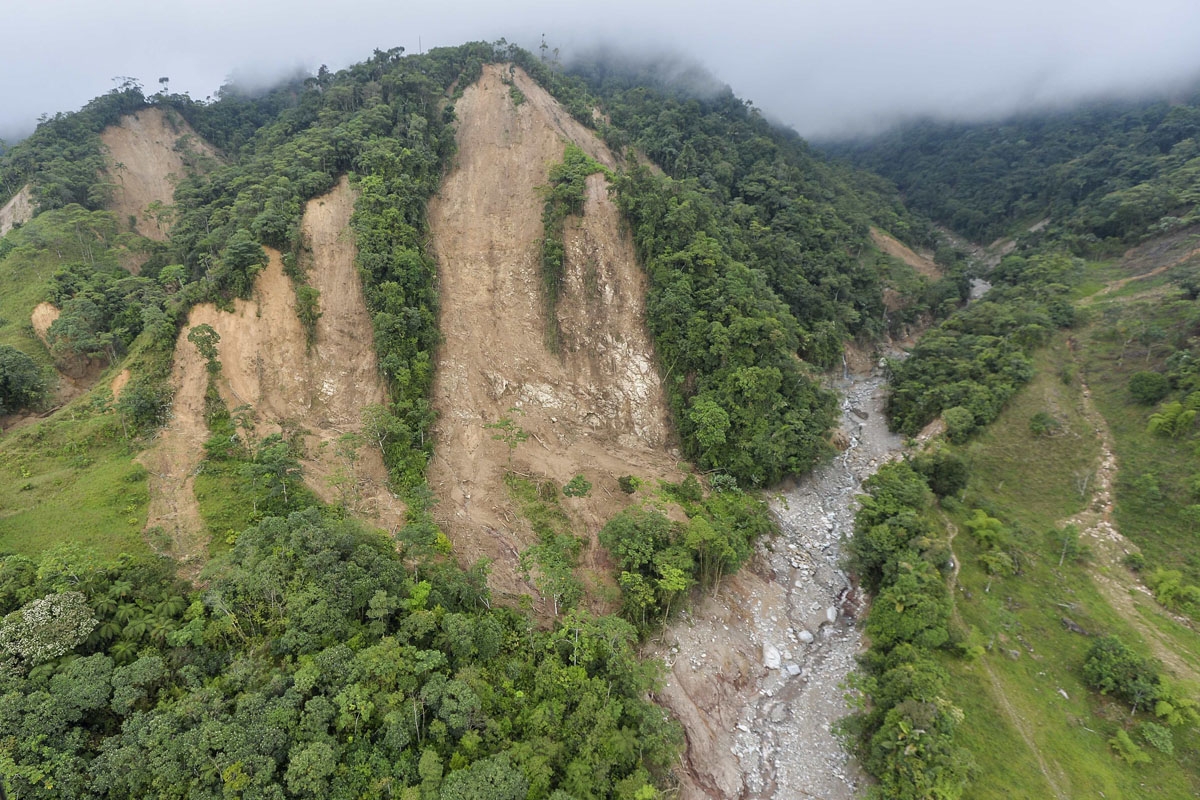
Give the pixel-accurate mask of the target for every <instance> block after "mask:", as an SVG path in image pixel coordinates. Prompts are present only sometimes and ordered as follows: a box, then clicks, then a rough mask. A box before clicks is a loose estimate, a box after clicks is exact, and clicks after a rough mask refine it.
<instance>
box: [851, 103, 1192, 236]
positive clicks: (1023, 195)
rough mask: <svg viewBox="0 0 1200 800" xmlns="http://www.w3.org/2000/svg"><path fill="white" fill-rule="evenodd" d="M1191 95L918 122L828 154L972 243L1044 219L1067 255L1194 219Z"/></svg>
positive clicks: (1170, 228)
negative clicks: (873, 175)
mask: <svg viewBox="0 0 1200 800" xmlns="http://www.w3.org/2000/svg"><path fill="white" fill-rule="evenodd" d="M1198 104H1200V95H1197V94H1196V93H1195V91H1194V90H1193V91H1192V93H1190V94H1189V95H1187V96H1185V97H1184V98H1182V99H1181V101H1178V102H1166V101H1164V100H1155V101H1150V102H1121V103H1116V102H1111V103H1094V104H1091V105H1089V106H1085V107H1083V108H1076V109H1069V110H1065V111H1059V112H1053V113H1043V114H1029V115H1025V116H1019V117H1014V118H1012V119H1009V120H1004V121H1002V122H997V123H982V124H978V123H947V122H935V121H922V122H916V123H913V124H911V125H905V126H901V127H899V128H896V129H895V130H893V131H890V132H888V133H886V134H883V135H881V136H879V137H878V138H875V139H870V140H865V141H861V142H853V143H845V144H840V145H837V146H835V147H832V148H831V150H832V152H834V153H836V154H838V155H841V156H845V157H847V158H848V159H849V160H850V161H851V162H852V163H854V164H856V165H858V166H860V167H863V168H866V169H870V170H872V171H874V172H877V173H878V174H880V175H883V176H885V177H887V178H890V179H891V180H892V181H894V182H895V184H896V186H897V187H899V189H900V191H901V193H902V194H903V195H904V199H905V202H906V203H907V204H908V206H909V207H910V208H912V209H913V210H916V211H919V212H921V213H924V214H927V215H928V216H929V217H930V218H932V219H935V220H937V221H939V222H941V223H942V224H944V225H947V226H949V227H951V228H953V229H954V230H956V231H958V232H959V233H961V234H962V235H964V236H966V237H968V238H969V239H972V240H975V241H983V242H987V241H991V240H992V239H996V238H999V237H1001V236H1005V235H1007V234H1009V233H1011V232H1012V231H1013V230H1014V229H1015V228H1016V227H1017V226H1019V225H1021V224H1024V225H1026V226H1028V225H1031V224H1033V223H1035V222H1037V221H1039V220H1042V219H1045V218H1049V219H1051V220H1053V222H1054V223H1055V225H1056V226H1061V231H1060V234H1061V236H1062V237H1063V240H1064V242H1065V243H1067V244H1068V245H1069V246H1070V247H1072V248H1073V249H1075V250H1077V251H1081V250H1095V249H1096V248H1097V247H1098V246H1101V245H1102V246H1103V247H1105V248H1108V249H1109V250H1110V251H1111V250H1112V249H1114V248H1119V247H1120V246H1121V244H1128V243H1130V242H1132V241H1136V240H1137V239H1139V238H1141V237H1144V236H1147V235H1152V234H1155V233H1163V232H1167V231H1170V230H1174V229H1176V228H1179V227H1182V226H1185V225H1188V224H1190V223H1191V222H1194V221H1196V219H1197V200H1198V198H1197V197H1196V195H1195V191H1194V188H1193V187H1194V185H1195V179H1196V175H1197V170H1200V144H1198V142H1200V136H1198V134H1200V108H1198V107H1197V106H1198Z"/></svg>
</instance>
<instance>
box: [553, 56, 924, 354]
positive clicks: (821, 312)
mask: <svg viewBox="0 0 1200 800" xmlns="http://www.w3.org/2000/svg"><path fill="white" fill-rule="evenodd" d="M646 66H647V67H648V69H645V70H642V71H639V68H638V66H637V65H633V64H630V63H629V62H628V61H624V62H616V61H603V60H602V61H598V62H593V63H588V62H587V60H586V59H581V60H580V61H578V62H576V63H575V64H574V65H573V66H572V70H573V71H574V72H575V73H576V74H579V75H581V76H582V77H583V78H584V79H585V80H586V81H587V82H588V85H589V87H590V88H591V89H592V90H593V91H595V92H596V93H597V95H598V96H599V98H600V100H601V102H602V104H603V108H604V110H605V111H606V112H607V113H608V115H609V117H610V118H611V124H610V123H606V122H599V123H597V125H598V126H599V127H600V132H601V134H602V135H604V136H605V138H606V140H607V141H608V142H609V144H610V145H612V146H613V147H614V149H620V147H621V146H623V145H625V144H630V145H633V146H634V147H636V148H637V149H638V150H639V151H640V152H643V153H645V154H646V155H647V156H648V157H649V158H650V159H651V160H652V161H653V162H654V163H655V164H657V165H659V166H660V167H662V169H663V170H664V171H665V172H666V174H667V175H668V176H670V177H671V178H673V179H675V180H677V181H681V182H686V183H687V184H688V186H689V187H690V188H693V189H696V190H698V191H700V192H703V194H704V195H705V196H706V198H707V199H708V202H709V203H711V204H712V205H713V206H715V207H716V208H717V209H719V211H718V212H717V213H718V214H719V215H720V218H721V220H722V222H723V227H724V228H725V231H727V233H726V235H727V236H729V237H730V239H729V240H725V239H724V237H718V238H722V239H723V241H728V242H729V244H730V245H731V251H730V252H731V255H733V257H734V258H735V259H736V260H738V261H739V262H741V263H743V264H745V265H746V266H747V267H749V268H751V269H754V270H757V271H759V272H761V273H762V274H763V276H764V277H765V279H766V283H767V285H768V286H770V288H771V289H772V290H773V291H774V292H775V293H776V294H777V295H778V296H779V298H780V299H781V300H782V301H783V302H784V303H785V304H786V306H787V307H788V309H789V310H790V311H791V312H792V315H793V316H794V317H795V318H796V319H797V320H799V321H800V324H801V326H802V328H803V330H804V336H803V339H802V342H801V353H802V355H803V356H804V357H805V358H806V359H808V360H809V361H812V362H814V363H818V364H821V365H822V366H828V365H830V364H832V363H834V362H835V361H836V360H837V359H839V358H840V356H841V340H842V338H843V336H844V335H845V334H846V333H851V334H858V333H867V334H870V333H879V332H881V331H882V329H883V316H884V314H883V301H882V289H883V282H882V280H881V275H880V272H879V265H877V264H876V263H875V262H874V261H873V260H869V259H864V258H862V257H861V256H862V254H863V253H864V251H865V249H866V248H867V239H868V230H869V227H870V225H872V224H877V225H880V226H881V227H883V228H885V229H886V230H888V231H890V232H891V233H893V234H895V235H897V236H899V237H900V238H902V239H905V240H906V241H909V242H910V243H922V244H931V243H932V241H933V239H932V235H931V231H930V229H929V228H928V226H927V225H926V224H924V223H922V222H921V221H919V220H917V219H915V218H914V217H913V216H912V215H911V214H909V213H908V212H907V211H906V210H905V208H904V206H903V204H902V203H901V202H900V198H899V196H898V195H897V194H896V193H895V192H894V191H893V190H892V188H891V187H889V186H887V185H886V184H885V183H884V182H882V181H879V180H878V179H877V178H875V177H873V176H868V175H866V174H865V173H855V172H853V171H851V170H847V169H845V168H843V167H840V166H837V165H832V164H829V163H827V162H825V161H823V160H822V159H821V158H820V157H819V156H815V155H814V154H813V152H812V151H811V150H810V148H809V147H808V145H807V144H806V143H805V142H804V141H803V140H802V139H801V138H800V137H799V136H798V135H796V134H795V132H794V131H790V130H787V129H784V128H779V127H774V126H772V125H771V124H770V123H769V122H768V121H767V120H766V119H765V118H764V117H763V116H762V115H761V114H760V113H759V112H758V110H757V109H755V108H754V107H753V106H752V105H751V104H750V103H747V102H744V101H742V100H740V99H738V98H737V97H735V96H734V95H733V93H732V92H731V91H730V90H729V88H728V87H723V86H719V85H716V84H715V82H713V84H714V85H713V86H712V87H711V89H712V90H711V91H709V90H705V91H703V92H700V93H697V92H695V91H693V90H691V89H689V87H687V86H684V85H678V86H676V85H671V84H670V83H668V82H665V81H664V80H663V76H662V75H656V74H655V73H654V68H653V66H651V65H646ZM668 69H669V67H668ZM696 213H704V212H703V211H702V210H701V209H699V208H693V209H689V210H687V211H685V212H684V214H683V215H682V219H683V220H686V219H687V216H689V215H693V214H696ZM710 232H711V231H710ZM714 235H715V234H714ZM683 237H684V238H683V241H685V242H686V240H687V239H688V238H690V237H689V236H688V235H687V233H684V234H683ZM674 249H681V248H680V247H678V246H677V247H675V248H674Z"/></svg>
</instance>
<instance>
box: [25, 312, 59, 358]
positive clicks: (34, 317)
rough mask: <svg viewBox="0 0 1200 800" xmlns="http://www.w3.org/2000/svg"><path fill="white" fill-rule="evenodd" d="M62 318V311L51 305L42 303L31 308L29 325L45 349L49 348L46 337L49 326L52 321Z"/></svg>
mask: <svg viewBox="0 0 1200 800" xmlns="http://www.w3.org/2000/svg"><path fill="white" fill-rule="evenodd" d="M60 316H62V311H60V310H59V309H58V308H56V307H55V306H54V304H53V303H47V302H45V301H42V302H41V303H38V304H37V305H36V306H34V307H33V313H31V314H30V315H29V324H31V325H33V332H34V333H36V334H37V337H38V338H39V339H41V340H42V344H44V345H46V347H49V346H50V341H49V339H48V338H47V335H48V334H49V332H50V326H51V325H53V324H54V321H55V320H56V319H58V318H59V317H60Z"/></svg>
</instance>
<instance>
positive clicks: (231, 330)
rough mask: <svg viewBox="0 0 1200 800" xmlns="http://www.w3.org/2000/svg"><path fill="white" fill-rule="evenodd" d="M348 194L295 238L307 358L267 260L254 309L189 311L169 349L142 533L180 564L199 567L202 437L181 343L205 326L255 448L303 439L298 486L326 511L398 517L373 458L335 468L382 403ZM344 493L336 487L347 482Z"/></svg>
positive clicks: (316, 214) (315, 207)
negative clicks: (365, 416)
mask: <svg viewBox="0 0 1200 800" xmlns="http://www.w3.org/2000/svg"><path fill="white" fill-rule="evenodd" d="M354 199H355V198H354V193H353V192H352V191H351V189H350V187H349V184H348V183H347V181H346V180H345V179H344V178H343V179H342V180H341V181H340V182H339V183H338V185H337V186H336V187H335V188H334V189H333V191H331V192H330V193H329V194H327V195H325V196H323V197H319V198H316V199H314V200H311V201H310V202H309V204H308V206H307V207H306V209H305V213H304V219H303V223H302V229H303V232H304V236H305V239H306V242H307V243H308V245H309V251H310V252H309V254H308V255H306V257H305V259H304V260H305V261H306V262H307V264H306V266H307V268H308V277H309V281H310V283H311V284H312V285H313V286H314V287H315V288H317V289H318V291H320V292H321V311H322V316H321V317H320V319H319V320H318V322H317V326H316V336H315V340H314V343H313V346H312V348H311V349H309V348H308V347H307V344H306V333H305V330H304V327H303V326H302V325H301V323H300V321H299V319H298V318H297V315H296V303H295V291H294V289H293V286H292V282H291V279H289V278H288V276H287V275H286V274H285V273H284V271H283V262H282V259H281V258H280V255H279V253H278V252H276V251H274V250H268V251H267V253H268V256H269V260H268V264H267V267H266V268H265V269H264V270H263V271H262V272H261V273H260V274H259V276H258V278H257V280H256V281H255V285H254V291H253V294H252V297H251V299H250V300H235V301H234V303H233V310H232V312H226V311H221V310H220V309H218V308H217V307H216V306H214V305H212V304H203V305H199V306H196V307H195V308H193V309H192V311H191V313H190V315H189V316H188V324H187V326H186V327H185V328H184V329H183V330H182V331H180V334H179V339H178V341H177V343H176V348H175V368H174V375H173V379H172V381H173V387H174V389H175V401H174V407H173V410H172V418H171V421H170V423H169V424H168V425H167V427H166V428H165V429H164V430H163V432H162V434H161V436H160V440H159V441H158V442H157V443H156V445H155V447H154V448H153V449H152V450H151V451H149V452H148V453H147V454H146V456H144V463H145V464H146V467H147V468H148V469H149V470H150V472H151V473H152V477H151V509H150V520H149V522H148V523H147V525H148V528H153V527H155V526H161V527H162V528H163V529H164V530H165V531H166V532H167V533H168V535H169V536H170V537H171V540H172V541H173V543H174V544H175V550H176V552H175V555H176V556H177V557H180V558H181V559H183V560H187V559H188V558H189V557H191V558H195V559H199V558H201V557H202V555H203V550H204V547H205V545H206V537H204V536H203V534H202V533H201V529H202V524H201V522H200V515H199V511H198V509H197V506H196V499H195V495H194V493H193V491H192V477H193V476H194V475H195V472H196V468H197V467H198V466H199V464H200V461H201V458H202V456H203V450H202V445H203V443H204V440H205V439H206V438H207V436H208V431H207V427H206V425H205V421H204V393H205V387H206V385H207V377H206V374H205V361H204V359H202V358H200V356H199V354H198V353H197V352H196V348H195V347H194V346H193V345H192V344H191V343H190V342H188V341H187V334H188V331H189V330H190V329H191V328H192V327H194V326H196V325H201V324H207V325H210V326H211V327H212V328H213V330H215V331H216V332H217V334H218V335H219V336H220V337H221V338H220V342H219V343H218V345H217V350H218V353H219V356H218V357H219V360H220V362H221V372H220V378H219V380H218V389H219V390H220V393H221V397H222V399H223V400H224V401H225V403H226V405H227V406H228V407H229V408H230V409H234V408H237V407H238V406H243V405H248V406H250V408H251V409H252V410H253V416H254V420H255V425H256V426H255V430H254V435H255V436H256V437H258V438H261V437H264V436H267V435H269V434H271V433H278V432H287V433H289V434H290V433H294V432H302V433H303V435H304V441H305V450H306V458H305V459H303V465H304V473H305V481H306V482H307V483H308V485H309V487H310V488H311V489H312V490H313V491H314V492H316V493H317V494H318V495H319V496H321V497H322V498H323V499H325V500H328V501H330V502H341V501H345V502H347V505H349V506H350V507H351V509H352V510H353V511H356V512H357V513H359V514H361V515H362V516H364V517H366V518H367V519H369V520H371V521H373V522H375V523H376V524H378V525H380V526H381V527H384V528H388V529H393V528H395V527H396V526H398V525H399V524H400V523H401V522H402V520H403V512H404V509H403V506H402V504H401V503H400V502H399V501H398V500H396V499H395V498H394V497H392V495H391V493H390V492H389V491H388V489H387V486H386V482H387V480H386V479H387V472H386V469H385V468H384V465H383V460H382V457H381V456H380V454H379V452H378V451H377V450H373V449H371V448H370V447H367V446H363V447H361V448H360V449H359V454H358V461H357V463H354V464H352V465H350V464H344V463H342V462H341V460H340V459H339V457H338V456H337V454H336V450H337V446H336V445H337V441H338V439H339V438H341V437H342V436H343V435H345V434H348V433H357V432H359V431H360V430H361V427H362V410H363V408H364V407H366V406H368V405H370V404H373V403H382V402H383V401H384V398H385V392H384V388H383V383H382V381H381V379H380V377H379V374H378V372H377V369H376V357H375V349H374V343H373V335H372V329H371V319H370V315H369V314H368V313H367V310H366V307H365V304H364V302H363V297H362V288H361V285H360V283H359V279H358V274H357V270H356V269H355V266H354V257H355V247H354V242H353V238H352V235H351V231H350V228H349V223H350V215H351V213H352V212H353V210H354ZM339 468H342V469H344V470H346V472H347V473H348V477H349V478H350V479H351V481H352V485H350V486H349V487H347V488H346V491H348V494H347V495H342V494H341V491H340V490H337V489H335V488H334V486H333V485H332V484H331V481H330V478H331V476H333V475H334V473H335V472H337V471H338V470H339ZM343 483H344V482H343Z"/></svg>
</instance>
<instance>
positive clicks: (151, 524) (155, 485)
mask: <svg viewBox="0 0 1200 800" xmlns="http://www.w3.org/2000/svg"><path fill="white" fill-rule="evenodd" d="M215 313H216V309H215V308H213V307H212V306H197V307H196V308H194V309H192V313H191V314H190V315H189V317H188V326H187V327H185V328H184V329H183V330H181V331H180V332H179V338H178V339H177V340H176V342H175V364H174V366H173V367H172V372H171V388H172V389H173V390H174V399H173V401H172V403H171V415H170V419H169V420H168V421H167V424H166V426H165V427H164V428H163V429H162V430H161V431H160V432H159V434H158V438H157V439H156V440H155V442H154V445H153V446H152V447H150V448H149V449H147V450H145V451H143V452H142V453H141V455H139V456H138V462H139V463H140V464H141V465H142V466H144V467H145V468H146V471H147V472H148V473H149V477H148V481H147V484H148V488H149V491H150V508H149V511H148V513H147V517H146V530H147V531H148V532H149V531H151V530H154V529H159V530H161V531H162V532H163V533H164V534H165V535H166V540H167V541H169V542H170V545H169V555H171V556H172V557H174V558H175V560H176V561H177V562H178V563H179V571H180V574H181V575H182V576H184V577H187V578H189V579H193V580H194V579H195V578H196V576H197V575H199V573H200V569H201V567H203V565H204V561H205V556H206V554H207V552H208V537H207V536H206V535H205V533H204V521H203V520H202V519H201V517H200V507H199V505H198V504H197V503H196V494H195V483H196V468H197V467H199V466H200V460H201V458H202V457H203V455H204V442H205V440H206V439H207V438H208V426H207V425H206V424H205V421H204V393H205V387H206V386H207V385H208V375H207V372H206V370H205V361H204V359H203V358H202V357H201V356H200V354H199V352H197V350H196V348H195V347H194V346H193V345H192V344H191V343H190V342H188V340H187V334H188V330H189V328H191V326H193V325H199V324H200V323H201V322H204V321H206V318H208V317H211V316H215ZM148 539H149V541H150V542H151V544H152V545H156V544H157V543H158V542H159V541H161V540H162V539H161V537H158V536H150V537H148Z"/></svg>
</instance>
